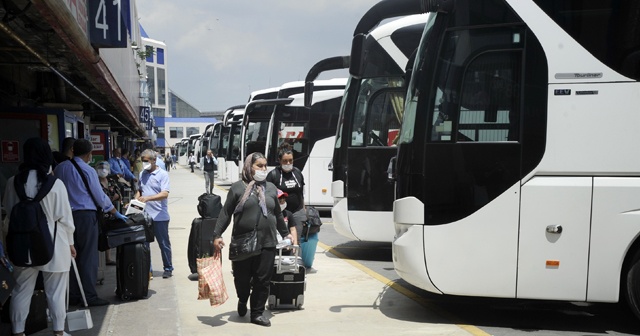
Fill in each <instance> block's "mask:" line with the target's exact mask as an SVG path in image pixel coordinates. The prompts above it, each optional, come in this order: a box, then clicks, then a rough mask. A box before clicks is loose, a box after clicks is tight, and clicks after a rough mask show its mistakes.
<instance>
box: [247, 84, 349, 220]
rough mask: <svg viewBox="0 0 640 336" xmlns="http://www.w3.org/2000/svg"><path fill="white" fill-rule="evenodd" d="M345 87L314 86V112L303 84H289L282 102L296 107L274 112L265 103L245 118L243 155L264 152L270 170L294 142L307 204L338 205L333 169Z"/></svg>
mask: <svg viewBox="0 0 640 336" xmlns="http://www.w3.org/2000/svg"><path fill="white" fill-rule="evenodd" d="M346 82H347V79H346V78H335V79H328V80H317V81H315V82H314V91H315V93H314V98H313V102H312V106H311V108H305V106H304V94H303V92H304V85H305V82H304V81H296V82H289V83H285V84H283V85H282V86H281V87H280V89H279V91H278V98H279V99H284V98H291V99H293V100H292V102H291V103H289V104H286V105H275V107H274V105H268V104H265V105H262V106H260V107H258V108H256V109H251V111H250V112H249V113H248V114H247V115H245V120H244V125H245V137H244V138H245V141H244V142H243V153H246V154H249V153H251V152H255V151H259V152H262V153H264V154H265V156H266V157H267V164H268V166H269V169H273V168H274V167H275V166H277V165H278V164H279V163H278V153H277V151H278V150H277V149H278V147H279V146H280V145H281V144H282V143H283V142H285V141H286V142H289V143H290V144H291V145H292V147H293V152H294V162H293V165H294V166H295V167H297V168H298V169H300V170H301V171H302V174H303V176H304V177H305V182H306V187H305V195H304V198H305V204H307V205H313V206H316V207H318V208H320V209H322V208H326V209H329V208H330V207H331V206H333V199H332V198H331V194H330V190H329V188H330V184H331V173H330V171H329V170H328V165H329V163H330V161H331V154H332V148H333V142H334V134H335V128H336V125H337V123H338V114H339V111H340V103H341V101H342V96H343V94H344V87H345V85H346ZM257 101H258V100H254V102H257Z"/></svg>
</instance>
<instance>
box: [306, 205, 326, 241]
mask: <svg viewBox="0 0 640 336" xmlns="http://www.w3.org/2000/svg"><path fill="white" fill-rule="evenodd" d="M306 208H307V220H306V221H305V222H303V223H302V236H304V237H306V239H309V233H318V232H320V227H321V226H322V220H320V212H318V210H317V209H316V208H314V207H312V206H307V207H306Z"/></svg>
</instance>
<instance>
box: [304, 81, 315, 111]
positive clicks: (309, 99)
mask: <svg viewBox="0 0 640 336" xmlns="http://www.w3.org/2000/svg"><path fill="white" fill-rule="evenodd" d="M312 103H313V82H306V83H304V107H306V108H311V105H312Z"/></svg>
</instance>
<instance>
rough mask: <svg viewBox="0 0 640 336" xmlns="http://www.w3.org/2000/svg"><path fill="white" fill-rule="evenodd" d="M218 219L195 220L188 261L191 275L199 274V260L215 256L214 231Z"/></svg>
mask: <svg viewBox="0 0 640 336" xmlns="http://www.w3.org/2000/svg"><path fill="white" fill-rule="evenodd" d="M216 220H217V218H194V219H193V221H192V222H191V231H190V232H189V243H188V245H187V259H188V261H189V269H190V270H191V273H192V274H193V273H198V268H197V265H196V259H197V258H203V257H211V256H213V251H214V248H213V229H215V227H216Z"/></svg>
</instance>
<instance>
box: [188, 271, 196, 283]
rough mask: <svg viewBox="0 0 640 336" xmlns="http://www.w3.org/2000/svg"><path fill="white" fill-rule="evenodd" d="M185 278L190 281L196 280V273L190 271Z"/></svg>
mask: <svg viewBox="0 0 640 336" xmlns="http://www.w3.org/2000/svg"><path fill="white" fill-rule="evenodd" d="M187 279H189V280H191V281H198V273H191V274H189V275H187Z"/></svg>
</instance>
